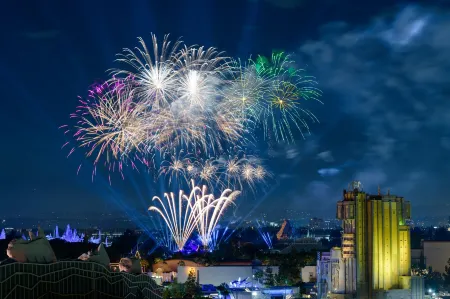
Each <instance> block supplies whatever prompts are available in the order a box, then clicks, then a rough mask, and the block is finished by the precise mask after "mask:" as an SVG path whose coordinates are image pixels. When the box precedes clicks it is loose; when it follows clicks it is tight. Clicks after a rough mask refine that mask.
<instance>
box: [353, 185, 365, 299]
mask: <svg viewBox="0 0 450 299" xmlns="http://www.w3.org/2000/svg"><path fill="white" fill-rule="evenodd" d="M366 213H367V211H366V194H365V193H363V192H359V193H357V195H356V215H355V219H356V242H355V243H356V244H355V245H356V253H355V254H356V283H357V293H358V294H360V296H362V297H364V298H365V296H366V294H367V291H368V285H367V265H366V250H367V226H366Z"/></svg>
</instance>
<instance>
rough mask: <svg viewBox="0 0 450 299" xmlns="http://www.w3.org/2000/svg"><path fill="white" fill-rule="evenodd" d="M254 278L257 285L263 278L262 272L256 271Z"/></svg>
mask: <svg viewBox="0 0 450 299" xmlns="http://www.w3.org/2000/svg"><path fill="white" fill-rule="evenodd" d="M254 276H255V278H256V281H258V283H259V280H260V279H262V278H263V277H264V272H263V271H262V270H256V272H255V274H254Z"/></svg>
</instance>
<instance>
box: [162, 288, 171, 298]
mask: <svg viewBox="0 0 450 299" xmlns="http://www.w3.org/2000/svg"><path fill="white" fill-rule="evenodd" d="M162 297H163V299H169V298H170V297H171V292H170V288H168V287H167V288H164V290H163V293H162Z"/></svg>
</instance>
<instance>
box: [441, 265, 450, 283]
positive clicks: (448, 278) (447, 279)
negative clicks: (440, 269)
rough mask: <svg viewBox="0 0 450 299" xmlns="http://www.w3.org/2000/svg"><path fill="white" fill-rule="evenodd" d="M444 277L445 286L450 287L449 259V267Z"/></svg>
mask: <svg viewBox="0 0 450 299" xmlns="http://www.w3.org/2000/svg"><path fill="white" fill-rule="evenodd" d="M442 276H443V278H444V285H445V286H446V287H450V259H448V261H447V265H446V266H445V270H444V273H443V274H442Z"/></svg>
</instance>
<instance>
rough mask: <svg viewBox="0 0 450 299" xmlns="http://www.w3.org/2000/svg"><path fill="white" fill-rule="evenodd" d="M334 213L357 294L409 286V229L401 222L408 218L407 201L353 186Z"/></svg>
mask: <svg viewBox="0 0 450 299" xmlns="http://www.w3.org/2000/svg"><path fill="white" fill-rule="evenodd" d="M337 217H338V219H341V220H342V226H343V229H344V233H343V236H342V246H343V248H342V257H343V258H344V259H345V263H346V264H348V265H349V266H348V267H347V269H348V271H346V273H349V272H351V271H350V270H351V269H352V268H353V266H351V265H352V263H355V264H356V275H355V280H354V281H355V282H356V289H357V294H358V296H359V297H361V298H372V297H373V298H377V297H378V296H379V294H381V293H383V294H385V293H386V292H380V291H381V290H383V291H388V290H393V289H409V288H410V286H411V282H410V275H411V274H410V273H411V253H410V247H411V244H410V230H409V226H407V225H406V224H405V222H406V219H409V218H410V205H409V202H407V201H405V200H404V199H403V198H402V197H398V196H394V195H390V194H389V193H388V194H387V195H381V194H378V195H375V196H373V195H368V194H366V193H365V192H362V191H360V190H357V189H355V190H353V191H344V196H343V200H341V201H339V202H338V204H337ZM353 236H354V237H353ZM352 250H353V252H352ZM351 280H352V277H347V278H346V281H351ZM350 289H351V285H349V286H348V287H346V291H347V290H350ZM386 294H387V293H386ZM383 296H384V295H383Z"/></svg>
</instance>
